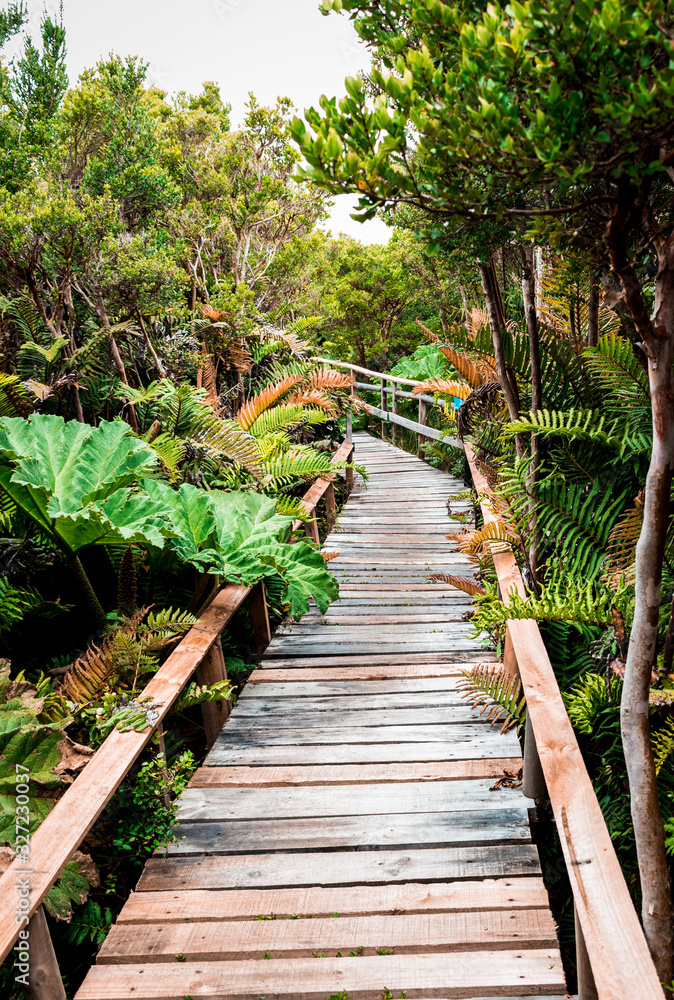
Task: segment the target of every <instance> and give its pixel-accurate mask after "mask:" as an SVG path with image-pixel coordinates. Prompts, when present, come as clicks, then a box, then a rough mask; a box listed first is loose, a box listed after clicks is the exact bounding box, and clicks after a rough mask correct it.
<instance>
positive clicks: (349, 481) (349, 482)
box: [344, 425, 383, 490]
mask: <svg viewBox="0 0 674 1000" xmlns="http://www.w3.org/2000/svg"><path fill="white" fill-rule="evenodd" d="M382 426H383V425H382ZM355 454H356V446H355V445H354V444H353V442H352V446H351V454H350V455H349V462H350V463H351V466H350V467H347V469H346V471H345V473H344V478H345V481H346V488H347V490H352V489H353V456H354V455H355Z"/></svg>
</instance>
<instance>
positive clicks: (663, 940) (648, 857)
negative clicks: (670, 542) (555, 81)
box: [608, 206, 674, 983]
mask: <svg viewBox="0 0 674 1000" xmlns="http://www.w3.org/2000/svg"><path fill="white" fill-rule="evenodd" d="M620 209H621V206H618V208H617V210H616V213H615V214H614V219H613V220H612V223H611V224H610V225H609V230H608V235H609V249H610V252H611V264H612V266H613V269H614V271H615V272H616V273H617V275H618V277H619V279H620V283H621V285H622V287H623V289H624V292H625V302H626V304H627V306H628V308H629V310H630V313H631V314H632V317H633V319H634V322H635V325H636V327H637V330H638V332H639V334H640V335H641V338H642V343H643V346H644V350H645V352H646V355H647V357H648V376H649V384H650V392H651V405H652V410H653V448H652V452H651V462H650V467H649V470H648V476H647V478H646V489H645V493H644V520H643V526H642V529H641V534H640V536H639V541H638V543H637V548H636V558H635V570H636V574H635V585H634V595H635V605H634V621H633V625H632V632H631V635H630V643H629V649H628V653H627V662H626V664H625V682H624V685H623V692H622V701H621V708H620V719H621V733H622V743H623V749H624V753H625V763H626V765H627V775H628V779H629V786H630V807H631V813H632V822H633V825H634V835H635V841H636V849H637V861H638V864H639V878H640V883H641V893H642V905H641V919H642V923H643V927H644V933H645V935H646V939H647V941H648V945H649V948H650V951H651V955H652V957H653V961H654V963H655V967H656V969H657V971H658V975H659V977H660V980H661V981H662V982H665V983H671V981H672V974H673V967H672V945H673V943H674V941H673V935H672V916H671V897H670V881H669V872H668V867H667V856H666V853H665V836H664V826H663V822H662V814H661V812H660V804H659V801H658V789H657V776H656V773H655V765H654V761H653V750H652V746H651V733H650V717H649V707H650V706H649V688H650V684H651V671H652V669H653V664H654V662H655V657H656V653H657V641H658V617H659V610H660V597H661V593H660V592H661V586H662V564H663V559H664V549H665V538H666V534H667V525H668V521H669V503H670V496H671V487H672V475H673V473H674V235H673V236H670V237H669V239H668V240H663V241H661V244H660V246H659V247H658V259H659V268H658V274H657V277H656V281H655V304H654V309H653V316H652V319H651V318H650V317H649V316H648V314H647V311H646V308H645V304H644V300H643V295H642V292H641V284H640V282H639V279H638V277H637V275H636V274H635V272H634V269H633V267H631V265H630V264H629V262H628V261H627V258H626V254H625V251H624V247H625V236H624V233H625V230H626V228H627V223H626V222H624V221H623V219H624V217H622V218H621V215H620ZM612 226H613V230H612ZM616 230H617V232H616Z"/></svg>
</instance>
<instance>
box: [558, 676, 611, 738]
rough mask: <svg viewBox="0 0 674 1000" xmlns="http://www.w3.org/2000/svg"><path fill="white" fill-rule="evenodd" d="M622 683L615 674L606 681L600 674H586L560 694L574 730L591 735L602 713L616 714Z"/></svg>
mask: <svg viewBox="0 0 674 1000" xmlns="http://www.w3.org/2000/svg"><path fill="white" fill-rule="evenodd" d="M622 683H623V682H622V680H621V679H620V678H619V677H616V676H615V674H611V675H610V676H609V678H608V681H607V679H606V678H605V677H603V676H602V675H601V674H596V673H588V674H586V675H585V676H584V677H582V678H581V680H579V681H578V682H577V683H576V684H574V685H573V687H572V688H571V691H570V692H568V693H562V698H563V699H564V704H565V705H566V710H567V712H568V714H569V718H570V720H571V722H572V724H573V727H574V729H577V730H578V732H580V733H593V732H594V730H595V728H596V725H597V719H598V716H599V715H600V714H601V713H602V712H604V711H605V710H607V709H609V710H610V711H611V713H612V714H617V712H618V711H619V706H620V694H621V691H622Z"/></svg>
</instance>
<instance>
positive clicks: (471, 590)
mask: <svg viewBox="0 0 674 1000" xmlns="http://www.w3.org/2000/svg"><path fill="white" fill-rule="evenodd" d="M428 579H429V580H432V581H433V583H448V584H449V585H450V587H456V589H457V590H462V591H463V592H464V594H472V595H475V594H483V595H484V594H486V593H487V591H486V590H485V589H484V587H483V586H482V584H481V583H477V581H476V580H471V579H470V577H467V576H454V575H453V574H452V573H434V574H433V575H432V576H429V578H428Z"/></svg>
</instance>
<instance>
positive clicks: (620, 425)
mask: <svg viewBox="0 0 674 1000" xmlns="http://www.w3.org/2000/svg"><path fill="white" fill-rule="evenodd" d="M505 430H506V432H507V433H509V434H513V435H514V434H536V435H538V436H539V437H553V438H556V437H559V438H567V439H569V440H573V441H589V442H591V443H592V444H595V445H605V446H606V447H608V448H613V449H615V450H616V451H617V452H618V454H619V455H620V456H621V457H622V456H623V455H624V454H625V452H629V453H631V454H639V453H644V454H650V451H651V438H650V436H649V435H647V434H640V435H634V434H632V433H631V428H630V425H629V423H627V422H625V420H624V419H620V418H618V417H607V416H606V415H605V414H602V413H600V412H599V411H597V410H567V411H562V412H560V411H557V410H552V411H551V410H539V411H538V412H537V413H534V412H533V411H532V412H531V413H530V414H529V417H528V419H527V420H522V419H520V420H514V421H512V422H511V423H509V424H508V425H507V426H506V428H505Z"/></svg>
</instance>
